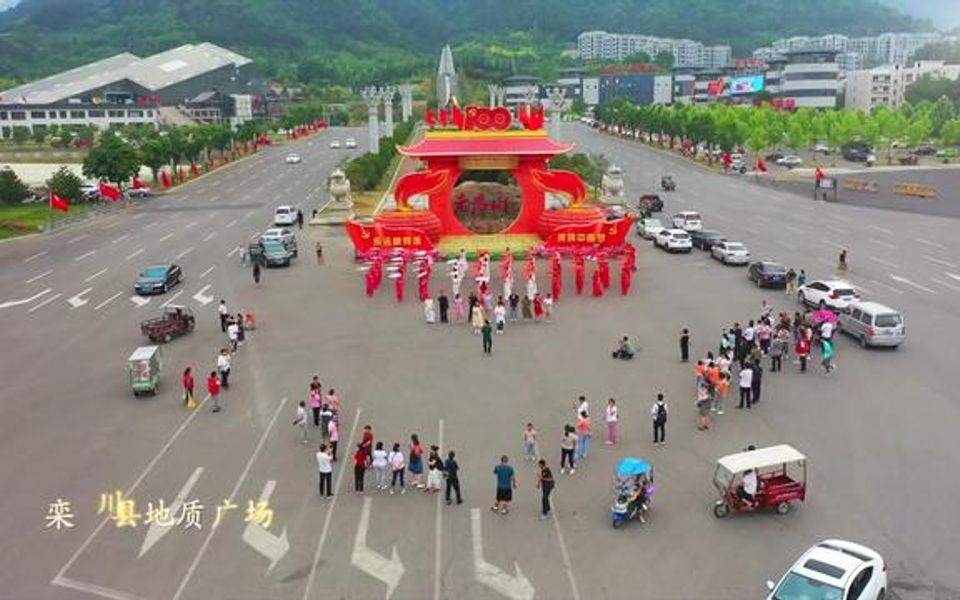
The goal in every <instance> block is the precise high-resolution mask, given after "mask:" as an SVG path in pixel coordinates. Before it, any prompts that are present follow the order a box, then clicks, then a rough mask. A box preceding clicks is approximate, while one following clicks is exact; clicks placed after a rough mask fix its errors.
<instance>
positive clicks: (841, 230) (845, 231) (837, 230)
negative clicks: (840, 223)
mask: <svg viewBox="0 0 960 600" xmlns="http://www.w3.org/2000/svg"><path fill="white" fill-rule="evenodd" d="M823 227H824V229H829V230H830V231H832V232H834V233H839V234H840V235H847V234H848V233H850V230H849V229H844V228H842V227H836V226H834V225H824V226H823Z"/></svg>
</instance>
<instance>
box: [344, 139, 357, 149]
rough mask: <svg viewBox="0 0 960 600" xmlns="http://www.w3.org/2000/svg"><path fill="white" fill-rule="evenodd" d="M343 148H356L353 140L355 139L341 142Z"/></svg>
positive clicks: (355, 141) (355, 142)
mask: <svg viewBox="0 0 960 600" xmlns="http://www.w3.org/2000/svg"><path fill="white" fill-rule="evenodd" d="M343 147H344V148H356V147H357V140H355V139H353V138H347V139H346V140H344V142H343Z"/></svg>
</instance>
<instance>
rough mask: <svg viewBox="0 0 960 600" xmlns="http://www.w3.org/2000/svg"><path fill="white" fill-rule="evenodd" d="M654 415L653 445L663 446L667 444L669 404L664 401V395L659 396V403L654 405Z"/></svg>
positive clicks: (652, 411) (651, 410)
mask: <svg viewBox="0 0 960 600" xmlns="http://www.w3.org/2000/svg"><path fill="white" fill-rule="evenodd" d="M650 412H651V413H653V445H654V446H662V445H664V444H665V443H667V413H668V409H667V403H666V402H664V400H663V394H657V401H656V402H654V403H653V407H652V408H651V409H650Z"/></svg>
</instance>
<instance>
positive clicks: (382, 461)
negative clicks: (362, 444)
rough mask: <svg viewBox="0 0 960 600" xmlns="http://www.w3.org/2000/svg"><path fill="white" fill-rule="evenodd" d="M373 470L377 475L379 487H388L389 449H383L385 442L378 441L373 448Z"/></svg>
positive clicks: (379, 488) (383, 488) (381, 488)
mask: <svg viewBox="0 0 960 600" xmlns="http://www.w3.org/2000/svg"><path fill="white" fill-rule="evenodd" d="M372 464H373V471H374V473H376V475H377V489H378V490H385V489H387V468H388V464H387V451H386V450H384V449H383V442H377V445H376V446H375V447H374V449H373V461H372Z"/></svg>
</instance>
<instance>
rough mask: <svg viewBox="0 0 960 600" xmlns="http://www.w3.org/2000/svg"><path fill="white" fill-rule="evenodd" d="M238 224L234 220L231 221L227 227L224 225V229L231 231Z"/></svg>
mask: <svg viewBox="0 0 960 600" xmlns="http://www.w3.org/2000/svg"><path fill="white" fill-rule="evenodd" d="M236 224H237V220H236V219H234V220H232V221H230V222H229V223H227V224H226V225H224V226H223V227H224V229H230V228H231V227H233V226H234V225H236Z"/></svg>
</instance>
